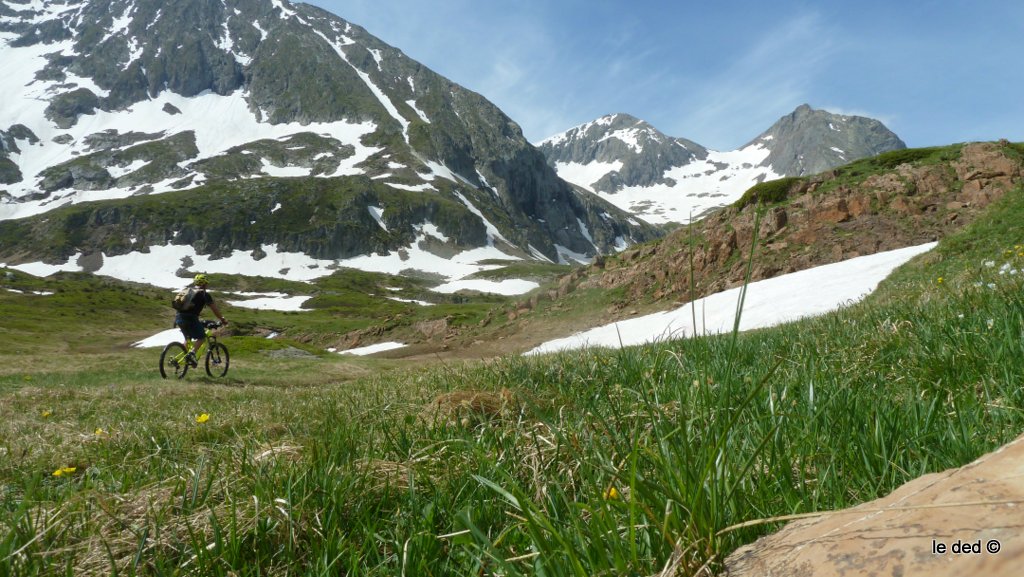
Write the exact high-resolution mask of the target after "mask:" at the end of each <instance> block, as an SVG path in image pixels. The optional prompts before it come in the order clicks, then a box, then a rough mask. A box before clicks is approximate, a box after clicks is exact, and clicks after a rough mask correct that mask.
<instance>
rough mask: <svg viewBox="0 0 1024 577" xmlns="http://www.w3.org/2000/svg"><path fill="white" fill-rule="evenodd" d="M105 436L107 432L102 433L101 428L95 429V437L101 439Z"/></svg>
mask: <svg viewBox="0 0 1024 577" xmlns="http://www.w3.org/2000/svg"><path fill="white" fill-rule="evenodd" d="M106 434H107V432H106V431H104V430H103V429H101V428H97V429H96V436H97V437H101V436H103V435H106Z"/></svg>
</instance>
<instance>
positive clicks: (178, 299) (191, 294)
mask: <svg viewBox="0 0 1024 577" xmlns="http://www.w3.org/2000/svg"><path fill="white" fill-rule="evenodd" d="M196 292H197V291H196V287H194V286H187V287H185V288H183V289H181V290H180V291H178V292H177V293H175V294H174V298H173V299H171V307H172V308H173V309H174V310H176V311H178V312H181V313H187V312H189V311H191V310H192V309H193V308H195V307H194V305H193V303H192V299H193V298H195V296H196Z"/></svg>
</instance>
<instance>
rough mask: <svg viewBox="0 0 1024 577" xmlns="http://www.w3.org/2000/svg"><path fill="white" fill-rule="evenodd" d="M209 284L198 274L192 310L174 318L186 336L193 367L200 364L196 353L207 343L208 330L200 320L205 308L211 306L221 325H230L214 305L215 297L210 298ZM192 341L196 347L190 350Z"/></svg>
mask: <svg viewBox="0 0 1024 577" xmlns="http://www.w3.org/2000/svg"><path fill="white" fill-rule="evenodd" d="M209 284H210V281H209V279H207V278H206V275H205V274H202V273H200V274H197V275H196V276H195V278H194V279H192V287H194V288H196V289H198V290H196V292H195V294H194V295H193V297H192V308H191V309H189V310H188V311H187V312H184V311H179V312H178V314H177V315H175V317H174V326H176V327H178V328H179V329H181V334H182V335H184V336H185V348H186V349H187V350H188V351H189V353H188V360H189V362H190V363H192V364H193V366H195V364H196V363H197V362H198V361H197V360H196V356H195V352H196V351H198V350H199V348H200V347H202V346H203V342H204V341H206V329H205V328H204V327H203V323H202V321H200V320H199V313H201V312H203V307H204V306H206V305H210V310H211V311H213V314H215V315H217V318H218V319H220V322H221V324H223V325H226V324H228V321H227V319H225V318H224V315H222V314H220V310H219V309H218V308H217V305H216V304H214V302H213V297H212V296H210V293H208V292H206V287H207V286H209ZM192 340H195V346H194V347H191V348H189V346H188V345H189V343H190V342H191V341H192Z"/></svg>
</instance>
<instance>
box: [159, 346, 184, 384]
mask: <svg viewBox="0 0 1024 577" xmlns="http://www.w3.org/2000/svg"><path fill="white" fill-rule="evenodd" d="M187 372H188V361H186V360H185V345H183V344H181V343H168V345H167V346H166V347H164V352H162V353H160V376H161V377H163V378H165V379H166V378H168V376H169V375H174V377H175V378H177V379H182V378H184V377H185V373H187Z"/></svg>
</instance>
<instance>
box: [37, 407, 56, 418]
mask: <svg viewBox="0 0 1024 577" xmlns="http://www.w3.org/2000/svg"><path fill="white" fill-rule="evenodd" d="M52 414H53V411H51V410H50V409H46V410H45V411H43V412H42V413H39V416H40V417H42V418H44V419H45V418H46V417H49V416H50V415H52Z"/></svg>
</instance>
